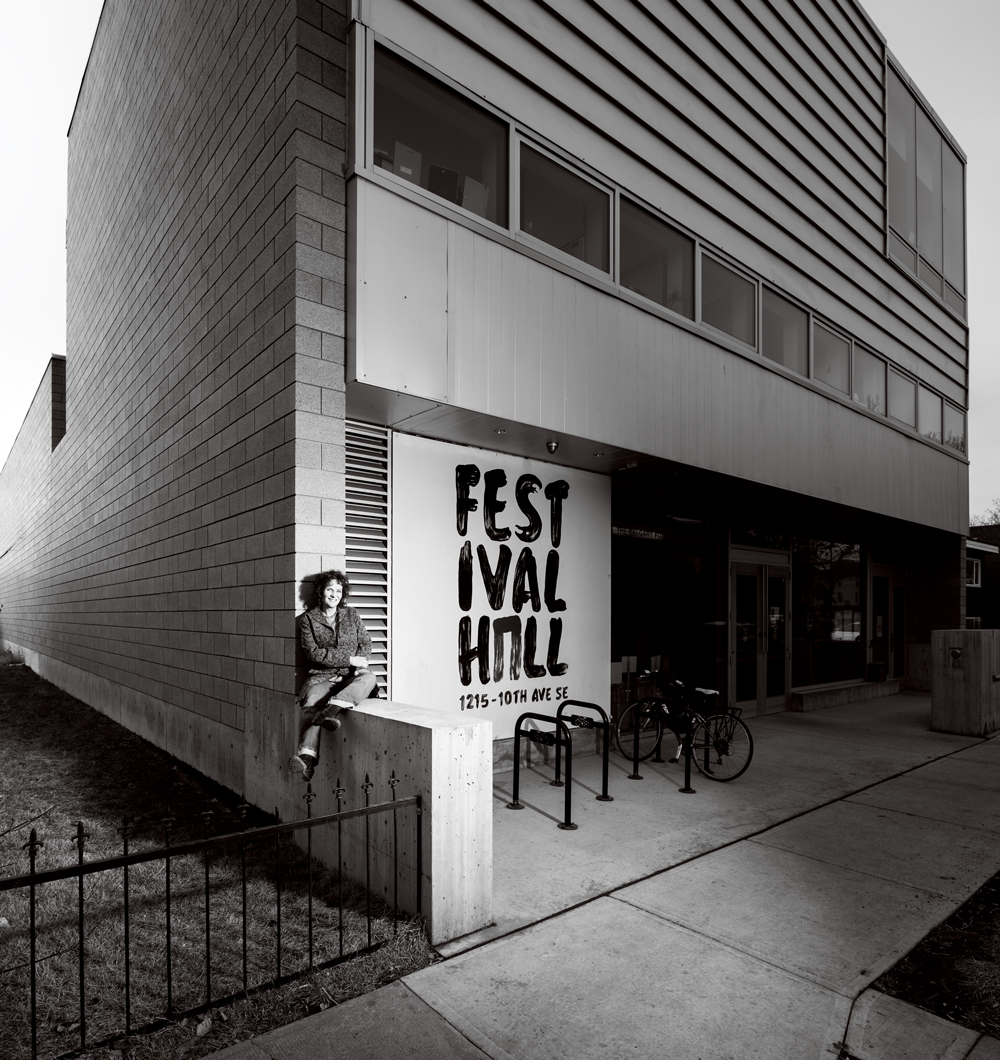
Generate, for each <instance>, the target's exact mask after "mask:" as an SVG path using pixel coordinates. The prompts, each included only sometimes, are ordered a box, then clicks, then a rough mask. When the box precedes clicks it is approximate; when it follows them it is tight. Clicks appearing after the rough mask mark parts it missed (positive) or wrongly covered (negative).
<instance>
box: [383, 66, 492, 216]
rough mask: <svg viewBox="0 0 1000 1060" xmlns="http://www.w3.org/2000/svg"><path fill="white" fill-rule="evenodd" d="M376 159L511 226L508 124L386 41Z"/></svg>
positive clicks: (443, 195) (406, 177) (440, 194)
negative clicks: (393, 49)
mask: <svg viewBox="0 0 1000 1060" xmlns="http://www.w3.org/2000/svg"><path fill="white" fill-rule="evenodd" d="M374 163H375V166H376V167H377V168H382V169H387V170H389V172H391V173H395V174H396V176H398V177H402V178H403V179H404V180H408V181H410V182H411V183H413V184H417V185H419V186H420V187H421V188H426V189H427V190H428V191H429V192H431V193H432V194H434V195H437V196H438V197H439V198H442V199H445V200H447V201H448V202H452V203H455V204H456V205H457V206H461V207H463V208H464V209H466V210H469V211H471V212H472V213H474V214H478V215H479V216H480V217H485V218H486V219H487V220H489V221H493V222H494V223H496V224H498V225H501V226H503V227H506V226H507V124H506V123H505V122H502V121H500V120H499V119H497V118H495V117H493V115H492V114H488V113H487V112H486V111H484V110H481V109H480V108H479V107H477V106H476V105H475V104H473V103H470V102H469V101H468V100H466V99H465V98H464V97H462V96H460V95H458V93H457V92H452V91H451V89H448V88H445V87H444V86H443V85H440V84H438V83H437V82H436V81H433V80H431V78H429V77H427V75H426V74H423V73H421V72H420V71H419V70H417V69H415V68H414V67H412V66H410V65H409V63H404V62H403V61H402V60H400V59H397V58H396V57H395V56H394V55H391V54H390V53H389V52H386V51H384V50H383V49H381V48H376V49H375V158H374Z"/></svg>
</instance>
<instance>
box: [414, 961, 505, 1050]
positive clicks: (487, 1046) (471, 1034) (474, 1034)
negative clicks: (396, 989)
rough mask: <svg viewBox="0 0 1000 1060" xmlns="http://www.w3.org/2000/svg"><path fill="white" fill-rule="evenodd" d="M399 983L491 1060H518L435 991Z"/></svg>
mask: <svg viewBox="0 0 1000 1060" xmlns="http://www.w3.org/2000/svg"><path fill="white" fill-rule="evenodd" d="M399 982H400V983H402V984H403V986H405V987H406V989H407V990H409V991H410V993H412V994H413V995H414V996H415V997H416V998H418V999H419V1000H420V1001H422V1002H423V1003H424V1004H425V1005H427V1007H428V1008H430V1009H431V1010H432V1011H434V1012H436V1013H437V1014H438V1015H439V1016H440V1017H441V1018H442V1019H443V1020H444V1021H445V1022H446V1023H449V1024H450V1025H451V1026H452V1027H454V1028H455V1030H456V1031H457V1032H458V1033H459V1034H461V1035H462V1037H463V1038H465V1039H466V1041H468V1042H471V1043H472V1044H473V1045H474V1046H475V1047H476V1048H477V1049H479V1050H480V1052H483V1053H485V1054H486V1055H487V1056H488V1057H490V1060H517V1058H516V1057H514V1056H512V1055H511V1054H510V1053H508V1052H507V1051H506V1050H505V1049H504V1048H502V1047H501V1046H499V1045H497V1043H496V1042H495V1041H493V1039H492V1038H490V1037H489V1036H488V1035H486V1034H484V1033H483V1032H482V1031H481V1030H479V1028H478V1027H476V1026H475V1025H473V1024H472V1023H471V1022H470V1021H469V1020H467V1019H466V1018H465V1017H464V1016H462V1015H460V1014H459V1013H458V1012H456V1011H455V1010H454V1009H453V1008H452V1007H451V1006H450V1005H449V1004H448V1003H447V1002H446V1001H443V1000H442V999H441V998H439V997H438V996H437V994H435V993H434V991H433V990H429V989H428V988H427V987H426V986H421V988H420V989H419V990H418V989H417V988H415V987H414V986H412V985H411V984H410V983H408V982H407V981H406V980H405V979H400V980H399Z"/></svg>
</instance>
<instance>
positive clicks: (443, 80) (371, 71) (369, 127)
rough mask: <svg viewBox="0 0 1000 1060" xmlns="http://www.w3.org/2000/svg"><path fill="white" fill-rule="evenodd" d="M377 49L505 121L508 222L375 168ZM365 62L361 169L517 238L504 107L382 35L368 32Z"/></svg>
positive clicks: (510, 137) (510, 134)
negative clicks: (469, 208)
mask: <svg viewBox="0 0 1000 1060" xmlns="http://www.w3.org/2000/svg"><path fill="white" fill-rule="evenodd" d="M376 48H379V49H381V50H382V51H384V52H387V53H388V54H390V55H392V56H394V57H395V58H397V59H399V60H400V61H401V62H403V63H406V64H408V65H409V66H412V67H414V68H415V69H417V70H419V71H420V72H421V73H422V74H424V75H425V76H426V77H428V78H429V79H430V80H431V81H437V82H438V83H439V84H440V85H441V86H442V87H443V88H446V89H448V90H449V91H451V92H453V93H455V95H457V96H459V97H461V98H462V99H464V100H465V101H466V102H467V103H469V104H470V105H471V106H472V107H475V108H478V109H479V110H482V111H485V112H486V113H487V114H490V115H492V116H493V117H494V118H496V119H497V121H499V122H502V123H503V124H504V125H505V126H506V127H507V224H506V225H500V224H497V223H496V221H491V220H490V219H489V218H488V217H483V216H482V215H480V214H477V213H473V212H472V211H471V210H466V209H465V208H464V207H463V206H461V205H460V204H459V203H455V202H450V201H449V200H447V199H443V198H441V196H439V195H435V194H434V193H433V192H431V191H428V190H427V189H426V188H422V187H421V186H420V185H419V184H414V183H413V182H412V181H409V180H405V179H404V178H403V177H400V176H397V175H396V174H395V173H393V172H391V171H390V170H387V169H382V168H380V167H376V165H375V51H376ZM365 65H366V67H367V69H366V71H365V86H364V88H365V90H364V99H365V116H364V117H365V120H364V126H365V139H364V160H363V164H362V166H361V167H360V168H361V170H362V172H364V174H365V175H366V177H368V178H369V179H371V178H372V177H374V178H375V180H376V181H381V180H385V181H386V182H388V183H389V185H390V186H392V187H397V188H400V189H403V190H404V194H405V195H406V197H410V196H411V195H412V196H416V197H417V198H419V199H421V200H423V201H425V202H428V203H433V204H434V206H435V207H436V208H438V209H442V208H443V209H445V210H449V211H454V212H455V213H457V214H458V215H459V217H461V218H463V219H467V220H469V221H471V222H472V223H473V224H476V225H485V226H486V228H487V229H489V230H490V231H493V232H502V233H503V234H504V235H506V236H507V237H508V238H511V239H513V238H514V228H513V225H512V218H513V213H514V204H513V195H514V188H515V186H514V184H513V178H514V173H515V167H514V164H513V160H512V158H511V151H512V149H513V145H514V121H513V119H512V118H511V117H510V115H509V114H505V113H504V112H503V111H502V110H499V109H498V108H497V107H494V106H492V105H491V104H490V103H489V102H488V101H487V100H485V99H482V98H480V97H478V96H473V95H472V93H470V92H469V90H468V89H467V88H465V87H464V86H463V85H460V84H459V83H458V82H456V81H454V80H453V79H452V78H450V77H447V76H446V75H445V74H442V73H441V72H440V71H439V70H436V69H434V68H433V67H432V66H430V65H428V64H427V63H426V62H424V61H423V60H422V59H420V58H418V57H417V56H415V55H413V54H411V53H410V52H408V51H407V50H406V49H405V48H400V47H398V46H397V45H395V44H394V43H392V42H391V41H389V40H386V39H385V38H383V37H382V36H381V35H380V34H375V33H371V32H369V33H368V34H367V41H366V47H365Z"/></svg>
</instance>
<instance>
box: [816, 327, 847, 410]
mask: <svg viewBox="0 0 1000 1060" xmlns="http://www.w3.org/2000/svg"><path fill="white" fill-rule="evenodd" d="M850 366H851V347H850V344H849V343H848V342H847V340H846V339H842V338H841V337H840V336H839V335H834V333H833V332H832V331H827V330H826V328H824V327H821V326H820V325H819V324H817V325H816V327H815V328H814V329H813V378H814V379H818V380H819V381H820V382H821V383H826V385H827V386H832V387H833V388H834V390H839V391H840V392H841V393H842V394H849V393H850V383H849V378H850Z"/></svg>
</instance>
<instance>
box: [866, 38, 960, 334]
mask: <svg viewBox="0 0 1000 1060" xmlns="http://www.w3.org/2000/svg"><path fill="white" fill-rule="evenodd" d="M890 71H892V73H893V74H895V76H896V77H897V78H898V79H899V81H900V83H901V84H902V86H903V88H904V90H905V91H906V92H908V93H909V94H910V97H911V98H912V100H913V103H914V106H915V108H916V111H921V112H923V115H924V117H925V118H926V119H927V120H928V121H929V122H930V123H931V125H932V126H933V128H934V129H935V130H936V131H937V133H938V135H939V136H940V137H941V147H942V162H941V171H940V174H939V180H940V181H941V188H942V195H943V193H944V151H945V150H949V149H950V150H951V151H952V152H953V154H954V155H955V157H956V158H957V159H958V161H959V162H960V163H961V166H962V254H963V257H962V275H963V278H964V282H965V290H964V291H958V290H956V289H955V288H954V287H953V286H952V285H951V284H949V283H948V280H947V279H946V277H945V275H944V262H943V260H942V268H941V291H940V293H939V292H938V291H937V290H935V288H934V287H933V286H932V285H931V284H929V283H928V282H927V281H926V280H925V279H924V278H923V277H922V276H921V271H922V270H921V264H923V265H924V266H925V268H927V269H930V270H931V272H932V273H934V274H937V272H938V270H937V269H935V268H934V266H933V265H931V263H930V262H929V261H928V260H927V259H926V258H924V257H923V255H922V254H921V253H920V248H919V246H918V245H916V244H912V243H910V242H909V241H908V240H907V239H905V238H904V237H903V236H902V235H901V234H900V233H899V232H897V231H896V229H895V228H893V227H892V226H891V225H890V223H889V213H890V211H889V206H888V195H889V150H890V148H889V76H890ZM882 88H883V100H884V103H883V114H884V121H885V126H884V128H885V135H884V136H883V143H884V156H883V165H884V172H885V174H886V178H885V179H886V183H885V191H886V208H885V210H884V217H885V248H884V255H885V258H886V259H887V260H888V261H889V262H891V263H892V265H893V266H894V267H896V268H897V269H899V271H900V272H902V273H904V274H905V275H906V276H907V277H908V278H909V279H910V280H912V281H913V282H914V283H916V284H917V285H918V286H919V287H920V289H921V290H922V291H925V292H927V293H929V294H932V295H933V296H934V298H935V299H936V300H937V302H938V304H940V305H942V306H944V307H945V308H946V309H947V310H948V312H949V313H951V314H953V315H954V316H955V317H956V318H957V319H958V320H960V321H962V323H963V324H966V325H967V324H968V319H969V224H968V221H969V189H968V158H967V157H966V154H965V152H964V151H963V150H962V148H961V147H960V146H959V145H958V143H957V142H956V141H955V138H954V137H953V136H952V135H951V133H950V132H948V130H947V129H946V128H945V127H944V126H943V125H942V124H941V121H940V119H939V118H938V117H937V115H936V114H935V112H934V109H933V108H932V107H931V106H930V105H929V104H928V103H927V101H926V100H925V99H924V96H923V93H921V92H920V91H919V89H917V87H916V86H915V85H914V84H913V82H912V80H911V78H910V77H909V75H908V74H906V73H905V72H904V71H903V69H902V67H900V66H899V65H898V64H897V63H896V62H895V61H893V59H892V58H891V56H890V55H889V54H888V52H887V53H886V59H885V64H884V73H883V85H882ZM914 150H916V125H915V126H914ZM914 165H916V163H914ZM915 172H916V170H914V173H915ZM915 181H916V178H915ZM914 193H915V194H916V183H915V184H914ZM916 224H917V232H916V237H917V242H918V243H919V239H920V231H919V218H918V219H917V221H916ZM941 236H942V249H943V246H944V243H945V242H946V241H947V240H946V236H945V230H944V218H943V216H942V230H941ZM893 239H896V240H898V241H899V242H900V243H901V244H902V246H904V247H906V249H907V250H908V251H909V252H910V253H911V254H912V255H913V265H914V267H913V268H912V269H910V268H909V267H908V266H907V264H906V262H904V261H903V260H902V259H901V258H900V256H899V255H898V254H894V253H893V251H892V241H893ZM949 291H951V292H953V296H954V297H956V298H958V299H960V300H961V302H962V305H963V309H962V310H959V309H957V308H956V307H955V306H954V305H953V304H952V303H951V302H950V301H949V300H948V292H949Z"/></svg>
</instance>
